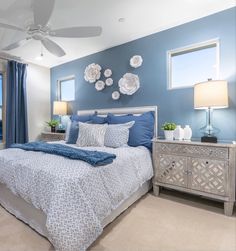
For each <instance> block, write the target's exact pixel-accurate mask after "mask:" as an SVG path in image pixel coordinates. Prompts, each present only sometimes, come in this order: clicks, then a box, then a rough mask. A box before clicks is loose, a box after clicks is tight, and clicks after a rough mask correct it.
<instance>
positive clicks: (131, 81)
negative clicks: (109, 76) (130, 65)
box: [118, 73, 140, 95]
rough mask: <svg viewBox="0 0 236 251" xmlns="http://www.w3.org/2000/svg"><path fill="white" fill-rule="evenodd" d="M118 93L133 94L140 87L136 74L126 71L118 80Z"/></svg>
mask: <svg viewBox="0 0 236 251" xmlns="http://www.w3.org/2000/svg"><path fill="white" fill-rule="evenodd" d="M118 85H119V88H120V93H122V94H126V95H133V94H134V93H135V92H136V91H137V90H138V89H139V87H140V82H139V77H138V75H135V74H132V73H126V74H125V75H124V76H123V78H121V79H120V80H119V83H118Z"/></svg>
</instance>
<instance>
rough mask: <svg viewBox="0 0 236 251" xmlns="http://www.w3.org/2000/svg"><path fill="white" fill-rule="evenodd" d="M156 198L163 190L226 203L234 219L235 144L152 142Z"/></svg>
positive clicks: (229, 214)
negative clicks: (173, 190) (177, 191)
mask: <svg viewBox="0 0 236 251" xmlns="http://www.w3.org/2000/svg"><path fill="white" fill-rule="evenodd" d="M153 163H154V173H155V175H154V178H153V190H154V195H156V196H158V195H159V192H160V187H166V188H171V189H176V190H179V191H183V192H187V193H192V194H195V195H201V196H204V197H209V198H211V199H217V200H220V201H222V202H224V213H225V215H227V216H231V215H232V213H233V207H234V202H235V175H236V172H235V166H236V145H235V144H220V143H217V144H215V143H201V142H186V141H166V140H159V139H154V140H153Z"/></svg>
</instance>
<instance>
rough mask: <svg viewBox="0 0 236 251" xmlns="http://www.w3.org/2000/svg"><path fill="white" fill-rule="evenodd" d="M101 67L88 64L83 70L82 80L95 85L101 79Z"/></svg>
mask: <svg viewBox="0 0 236 251" xmlns="http://www.w3.org/2000/svg"><path fill="white" fill-rule="evenodd" d="M101 70H102V67H101V66H100V65H98V64H94V63H93V64H90V65H88V66H87V67H86V68H85V71H84V79H85V80H86V81H87V82H89V83H95V82H96V81H97V80H98V79H99V78H100V77H101Z"/></svg>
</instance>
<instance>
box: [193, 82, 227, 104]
mask: <svg viewBox="0 0 236 251" xmlns="http://www.w3.org/2000/svg"><path fill="white" fill-rule="evenodd" d="M228 106H229V101H228V83H227V81H224V80H210V81H207V82H202V83H198V84H196V85H195V86H194V108H195V109H207V108H214V109H217V108H226V107H228Z"/></svg>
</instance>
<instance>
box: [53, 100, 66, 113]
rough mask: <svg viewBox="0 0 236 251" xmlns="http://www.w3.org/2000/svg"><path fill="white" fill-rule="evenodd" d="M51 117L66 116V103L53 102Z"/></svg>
mask: <svg viewBox="0 0 236 251" xmlns="http://www.w3.org/2000/svg"><path fill="white" fill-rule="evenodd" d="M53 115H67V103H66V102H64V101H54V102H53Z"/></svg>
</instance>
